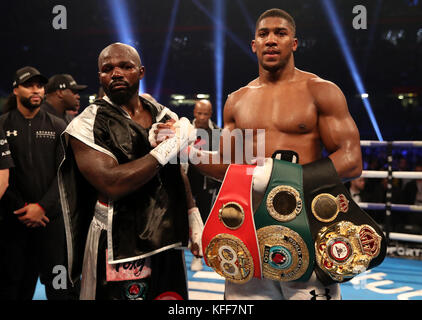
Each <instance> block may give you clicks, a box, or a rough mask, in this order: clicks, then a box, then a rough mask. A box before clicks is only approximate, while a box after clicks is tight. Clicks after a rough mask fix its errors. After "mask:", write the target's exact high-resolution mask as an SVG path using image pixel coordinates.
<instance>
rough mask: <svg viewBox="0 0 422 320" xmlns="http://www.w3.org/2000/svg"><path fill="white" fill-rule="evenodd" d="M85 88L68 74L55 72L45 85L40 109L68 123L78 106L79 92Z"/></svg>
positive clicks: (76, 111)
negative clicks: (43, 99) (44, 97)
mask: <svg viewBox="0 0 422 320" xmlns="http://www.w3.org/2000/svg"><path fill="white" fill-rule="evenodd" d="M86 88H87V86H86V85H78V84H77V83H76V81H75V80H74V79H73V77H72V76H71V75H70V74H56V75H54V76H52V77H51V78H50V79H49V80H48V83H47V85H46V86H45V93H46V99H45V101H44V103H43V104H42V105H41V109H42V110H44V111H47V112H49V113H51V114H53V115H55V116H56V117H59V118H61V119H63V121H64V122H66V124H69V122H70V121H72V119H73V117H74V115H75V114H77V113H78V110H79V108H80V96H79V92H80V91H82V90H85V89H86ZM68 111H69V112H68Z"/></svg>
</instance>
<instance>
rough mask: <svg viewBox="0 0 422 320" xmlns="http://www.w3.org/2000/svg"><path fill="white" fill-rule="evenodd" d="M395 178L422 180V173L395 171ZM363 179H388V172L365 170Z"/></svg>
mask: <svg viewBox="0 0 422 320" xmlns="http://www.w3.org/2000/svg"><path fill="white" fill-rule="evenodd" d="M392 174H393V178H397V179H422V172H419V171H418V172H413V171H393V173H392ZM361 177H363V178H387V177H388V171H378V170H363V171H362V175H361Z"/></svg>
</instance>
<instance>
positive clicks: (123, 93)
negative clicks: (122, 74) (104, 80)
mask: <svg viewBox="0 0 422 320" xmlns="http://www.w3.org/2000/svg"><path fill="white" fill-rule="evenodd" d="M119 82H125V83H126V84H127V86H128V87H127V88H126V89H120V90H116V91H113V90H112V88H111V86H112V84H113V83H111V84H110V85H109V86H108V87H106V86H103V89H104V92H105V94H106V95H107V97H109V98H110V100H111V101H112V102H113V103H115V104H117V105H119V106H121V105H126V104H127V103H128V102H129V101H130V99H131V98H132V97H133V96H134V95H135V94H137V92H138V91H139V81H137V82H136V83H135V84H133V85H132V86H129V83H128V82H126V81H119Z"/></svg>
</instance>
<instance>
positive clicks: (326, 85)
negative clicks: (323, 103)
mask: <svg viewBox="0 0 422 320" xmlns="http://www.w3.org/2000/svg"><path fill="white" fill-rule="evenodd" d="M302 73H303V74H302V77H303V78H304V80H305V81H306V85H307V88H308V89H309V91H310V92H311V94H312V95H313V96H314V97H315V98H318V97H321V96H322V95H330V94H343V93H342V91H341V89H340V88H339V87H338V86H337V85H336V84H335V83H334V82H332V81H329V80H326V79H323V78H321V77H319V76H317V75H315V74H313V73H309V72H304V71H302Z"/></svg>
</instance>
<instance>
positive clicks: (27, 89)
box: [0, 67, 72, 300]
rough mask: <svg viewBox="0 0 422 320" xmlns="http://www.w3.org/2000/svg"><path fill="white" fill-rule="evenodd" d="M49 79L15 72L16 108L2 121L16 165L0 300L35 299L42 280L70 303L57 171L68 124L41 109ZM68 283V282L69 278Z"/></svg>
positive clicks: (5, 205) (50, 293) (6, 206)
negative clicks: (61, 276)
mask: <svg viewBox="0 0 422 320" xmlns="http://www.w3.org/2000/svg"><path fill="white" fill-rule="evenodd" d="M47 82H48V79H47V78H46V77H44V76H43V75H42V74H40V72H39V71H38V70H37V69H35V68H33V67H24V68H21V69H19V70H18V71H16V75H15V81H14V83H13V94H14V95H15V103H14V105H15V106H16V107H15V108H13V109H11V110H10V109H9V111H8V112H7V113H5V114H3V115H1V117H0V128H2V129H3V130H2V134H4V135H5V136H6V138H7V141H8V144H9V147H10V152H11V156H12V159H13V162H14V165H15V166H14V167H13V168H11V169H10V179H9V184H10V185H9V187H8V189H7V190H6V192H5V194H4V196H3V198H2V199H1V201H0V211H1V212H2V214H3V216H4V221H3V224H2V230H1V232H0V246H1V248H0V252H1V253H2V258H1V261H2V267H3V268H4V269H5V270H2V277H1V278H0V299H9V300H30V299H32V297H33V294H34V291H35V287H36V283H37V279H38V276H40V280H41V282H42V283H43V284H44V285H45V288H46V295H47V298H48V299H70V298H71V297H72V295H71V294H70V292H69V291H68V290H66V289H67V288H69V286H68V285H67V283H63V282H57V281H58V279H57V276H58V271H57V270H58V269H57V267H59V269H60V270H61V271H62V272H63V268H64V267H63V268H61V267H60V266H65V265H66V255H65V240H64V224H63V215H62V212H61V207H60V203H59V200H58V199H59V191H58V184H57V177H56V172H57V168H58V166H59V160H60V159H61V157H60V154H61V153H60V152H61V150H62V149H61V144H60V134H61V133H62V131H63V130H64V129H65V127H66V124H65V123H64V121H63V120H61V119H59V118H58V117H56V116H54V115H51V114H49V113H47V112H45V111H43V110H41V109H40V105H41V103H42V101H43V99H44V85H45V84H46V83H47ZM64 279H66V278H65V277H64Z"/></svg>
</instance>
